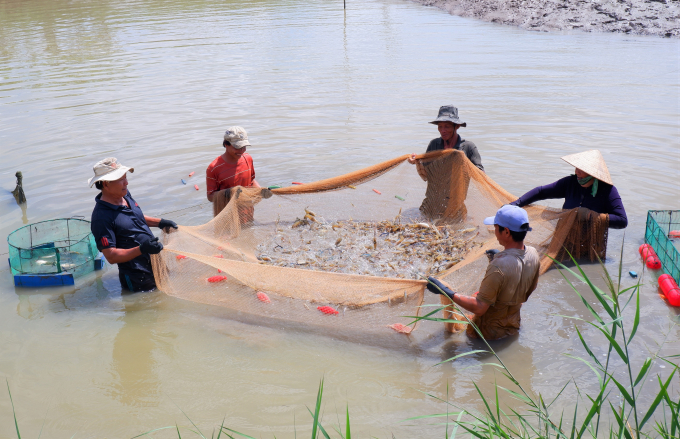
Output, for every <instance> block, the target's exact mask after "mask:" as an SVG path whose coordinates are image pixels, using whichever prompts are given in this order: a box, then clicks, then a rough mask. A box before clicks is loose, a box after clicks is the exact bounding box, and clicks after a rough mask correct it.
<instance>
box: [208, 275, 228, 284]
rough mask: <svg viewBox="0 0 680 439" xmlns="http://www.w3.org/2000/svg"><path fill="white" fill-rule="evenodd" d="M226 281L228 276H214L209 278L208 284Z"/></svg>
mask: <svg viewBox="0 0 680 439" xmlns="http://www.w3.org/2000/svg"><path fill="white" fill-rule="evenodd" d="M225 280H227V276H212V277H209V278H208V282H210V283H215V282H222V281H225Z"/></svg>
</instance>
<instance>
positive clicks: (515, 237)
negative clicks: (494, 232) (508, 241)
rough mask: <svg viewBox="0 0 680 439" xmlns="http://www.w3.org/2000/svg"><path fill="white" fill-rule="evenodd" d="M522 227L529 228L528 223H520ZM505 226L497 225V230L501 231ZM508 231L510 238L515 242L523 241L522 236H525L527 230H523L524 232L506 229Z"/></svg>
mask: <svg viewBox="0 0 680 439" xmlns="http://www.w3.org/2000/svg"><path fill="white" fill-rule="evenodd" d="M522 228H523V229H524V228H529V223H524V224H522ZM505 229H506V228H505V227H503V226H498V231H499V232H502V231H503V230H505ZM508 231H509V232H510V236H511V237H512V240H513V241H515V242H522V241H524V238H526V237H527V231H526V230H525V231H524V232H513V231H512V230H510V229H508Z"/></svg>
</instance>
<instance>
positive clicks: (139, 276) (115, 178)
mask: <svg viewBox="0 0 680 439" xmlns="http://www.w3.org/2000/svg"><path fill="white" fill-rule="evenodd" d="M92 169H93V170H94V176H93V177H92V178H90V180H89V181H88V184H89V185H90V187H92V186H93V185H94V186H96V188H97V189H99V190H100V191H101V193H100V194H99V195H97V196H96V197H95V202H96V204H95V207H94V210H93V211H92V223H91V226H90V227H91V230H92V235H94V238H95V241H96V242H97V248H98V249H99V251H101V252H102V253H103V254H104V257H106V260H107V261H108V262H109V263H110V264H118V278H119V280H120V284H121V286H122V287H123V289H126V290H129V291H133V292H137V291H150V290H153V289H154V288H156V281H155V279H154V276H153V270H152V269H151V258H150V256H149V255H154V254H158V253H160V251H161V250H162V249H163V244H161V243H160V242H158V238H155V237H154V235H153V233H151V229H149V226H151V227H159V228H161V229H163V228H169V227H172V228H175V229H176V228H177V224H175V223H174V222H173V221H170V220H166V219H159V218H153V217H148V216H145V215H144V214H143V213H142V209H141V208H140V207H139V204H137V202H136V201H135V200H134V199H133V198H132V195H131V194H130V192H129V191H128V189H127V187H128V181H127V173H128V172H134V171H135V170H134V168H129V167H127V166H123V165H121V164H120V163H118V160H116V159H115V158H113V157H110V158H106V159H104V160H101V161H99V162H97V163H96V164H95V165H94V167H93V168H92ZM166 230H167V229H166Z"/></svg>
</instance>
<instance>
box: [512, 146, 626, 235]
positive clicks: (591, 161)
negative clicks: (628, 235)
mask: <svg viewBox="0 0 680 439" xmlns="http://www.w3.org/2000/svg"><path fill="white" fill-rule="evenodd" d="M562 160H564V161H565V162H567V163H569V164H570V165H572V166H573V167H574V168H575V170H574V174H572V175H570V176H568V177H564V178H561V179H559V180H557V181H556V182H554V183H551V184H547V185H545V186H538V187H536V188H534V189H532V190H530V191H529V192H527V193H526V194H524V195H522V196H521V197H519V198H518V199H517V200H515V201H513V202H512V203H510V204H513V205H515V206H519V207H524V206H526V205H527V204H531V203H534V202H536V201H540V200H546V199H554V198H564V204H563V205H562V209H573V208H579V216H580V217H584V216H586V215H587V214H588V210H590V211H593V212H595V213H597V214H600V215H602V216H603V219H607V220H608V222H609V228H612V229H624V228H626V226H628V217H627V216H626V210H625V209H624V207H623V201H621V196H620V195H619V191H618V190H617V189H616V187H615V186H614V183H613V182H612V177H611V175H609V169H607V164H606V163H605V162H604V158H603V157H602V154H601V153H600V151H598V150H596V149H593V150H590V151H584V152H580V153H578V154H571V155H566V156H564V157H562ZM605 216H606V218H605Z"/></svg>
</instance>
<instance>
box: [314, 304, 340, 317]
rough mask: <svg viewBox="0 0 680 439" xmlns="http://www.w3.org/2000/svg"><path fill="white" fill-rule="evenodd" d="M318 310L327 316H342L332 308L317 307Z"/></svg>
mask: <svg viewBox="0 0 680 439" xmlns="http://www.w3.org/2000/svg"><path fill="white" fill-rule="evenodd" d="M316 309H318V310H319V311H321V312H322V313H324V314H327V315H336V314H340V313H339V312H338V311H337V310H336V309H335V308H331V307H330V306H317V307H316Z"/></svg>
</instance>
